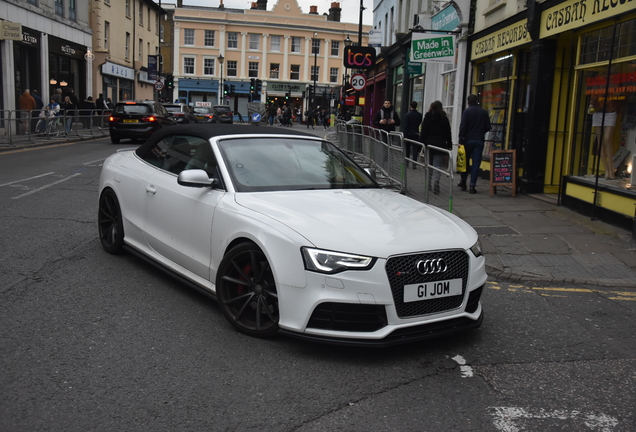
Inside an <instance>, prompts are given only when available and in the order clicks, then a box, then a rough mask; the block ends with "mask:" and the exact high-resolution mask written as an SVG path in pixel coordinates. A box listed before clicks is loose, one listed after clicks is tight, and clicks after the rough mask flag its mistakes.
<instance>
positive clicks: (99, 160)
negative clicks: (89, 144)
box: [84, 158, 106, 166]
mask: <svg viewBox="0 0 636 432" xmlns="http://www.w3.org/2000/svg"><path fill="white" fill-rule="evenodd" d="M105 160H106V158H102V159H97V160H94V161H90V162H84V165H91V166H92V165H93V164H96V163H97V162H104V161H105ZM99 165H101V164H99Z"/></svg>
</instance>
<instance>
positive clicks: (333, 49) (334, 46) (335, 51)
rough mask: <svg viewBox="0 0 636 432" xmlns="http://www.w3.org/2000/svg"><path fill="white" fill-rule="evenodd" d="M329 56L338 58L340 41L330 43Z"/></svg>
mask: <svg viewBox="0 0 636 432" xmlns="http://www.w3.org/2000/svg"><path fill="white" fill-rule="evenodd" d="M331 55H332V56H335V57H340V41H331Z"/></svg>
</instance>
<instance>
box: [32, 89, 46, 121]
mask: <svg viewBox="0 0 636 432" xmlns="http://www.w3.org/2000/svg"><path fill="white" fill-rule="evenodd" d="M31 96H33V99H35V111H33V116H32V118H33V123H32V126H34V127H35V128H36V129H37V122H38V118H39V117H40V114H42V108H44V101H43V100H42V98H41V97H40V95H38V91H37V90H35V89H33V90H32V91H31ZM36 132H37V131H36Z"/></svg>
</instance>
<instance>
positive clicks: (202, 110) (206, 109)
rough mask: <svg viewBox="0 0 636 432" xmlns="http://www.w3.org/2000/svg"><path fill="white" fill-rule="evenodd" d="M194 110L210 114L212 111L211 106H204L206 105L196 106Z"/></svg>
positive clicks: (198, 112)
mask: <svg viewBox="0 0 636 432" xmlns="http://www.w3.org/2000/svg"><path fill="white" fill-rule="evenodd" d="M194 112H195V113H197V114H209V113H211V112H212V109H211V108H204V107H198V108H197V107H195V108H194Z"/></svg>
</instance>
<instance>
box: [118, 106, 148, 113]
mask: <svg viewBox="0 0 636 432" xmlns="http://www.w3.org/2000/svg"><path fill="white" fill-rule="evenodd" d="M150 112H151V111H150V107H149V106H148V105H144V104H139V105H136V104H121V105H119V104H118V105H116V106H115V113H116V114H148V113H150Z"/></svg>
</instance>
